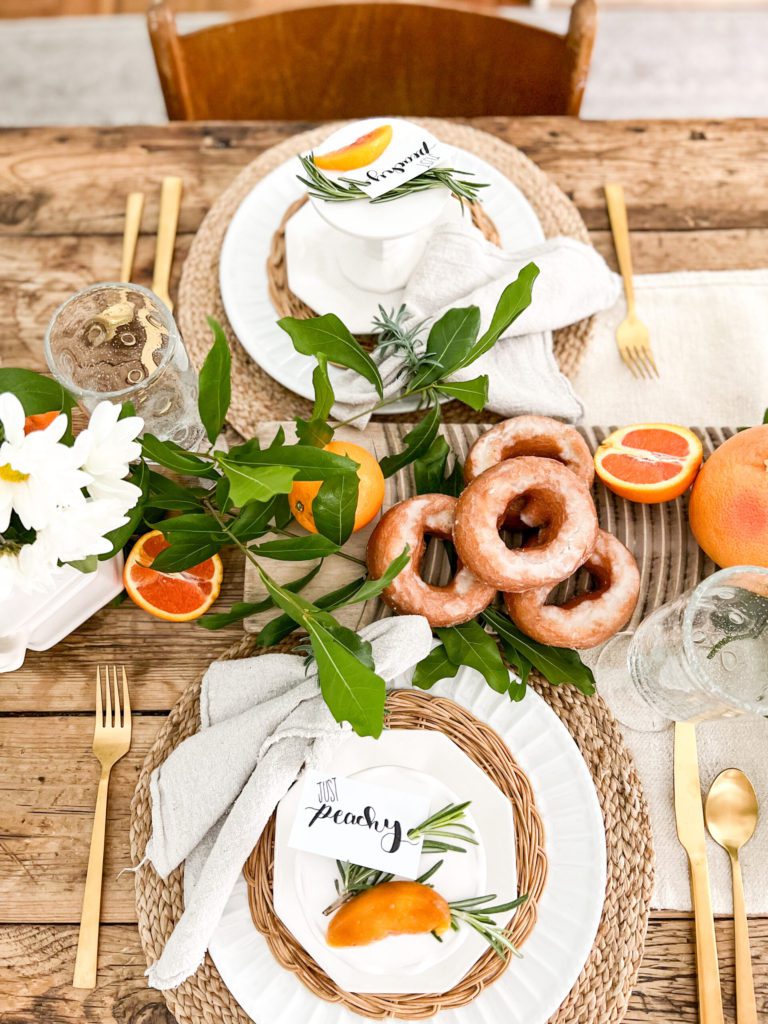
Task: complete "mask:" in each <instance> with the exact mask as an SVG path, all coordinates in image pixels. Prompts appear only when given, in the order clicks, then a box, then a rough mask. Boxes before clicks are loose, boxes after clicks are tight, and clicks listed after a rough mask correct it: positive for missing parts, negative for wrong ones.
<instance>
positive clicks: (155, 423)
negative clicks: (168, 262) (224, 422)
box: [45, 282, 204, 449]
mask: <svg viewBox="0 0 768 1024" xmlns="http://www.w3.org/2000/svg"><path fill="white" fill-rule="evenodd" d="M45 358H46V359H47V361H48V366H49V367H50V368H51V372H52V373H53V375H54V376H55V377H56V379H57V380H58V381H59V382H60V383H61V384H62V385H63V386H64V387H65V388H67V390H68V391H71V392H72V394H74V395H75V397H76V398H77V399H78V401H79V403H80V405H81V406H82V407H83V408H84V409H85V410H86V411H87V412H92V411H93V409H94V408H95V406H96V405H97V404H98V403H99V402H101V401H104V400H105V399H106V400H108V401H110V402H115V403H122V402H132V403H133V405H134V407H135V409H136V412H137V414H138V415H139V416H142V417H143V418H144V430H145V432H146V433H148V434H154V435H155V436H156V437H159V438H162V439H163V440H171V441H175V442H176V444H178V445H181V446H182V447H183V448H187V449H195V448H196V447H197V446H198V445H199V443H200V441H201V440H202V438H203V436H204V430H203V426H202V424H201V422H200V417H199V415H198V411H197V390H198V384H197V373H196V372H195V370H194V369H193V368H192V366H191V364H190V361H189V356H188V355H187V351H186V349H185V348H184V343H183V342H182V340H181V336H180V334H179V331H178V328H177V327H176V323H175V321H174V319H173V316H172V315H171V312H170V310H169V309H168V307H167V306H166V305H165V304H164V303H163V302H161V300H160V299H159V298H158V297H157V296H156V295H155V294H154V293H153V292H151V291H149V289H148V288H142V287H141V285H137V284H120V283H112V282H107V283H104V284H94V285H91V286H90V287H89V288H84V289H83V290H82V291H79V292H76V293H75V294H74V295H73V296H72V297H71V298H69V299H67V301H66V302H63V303H62V304H61V305H60V306H59V308H58V309H57V310H56V312H55V313H54V314H53V317H52V318H51V322H50V323H49V325H48V330H47V332H46V335H45Z"/></svg>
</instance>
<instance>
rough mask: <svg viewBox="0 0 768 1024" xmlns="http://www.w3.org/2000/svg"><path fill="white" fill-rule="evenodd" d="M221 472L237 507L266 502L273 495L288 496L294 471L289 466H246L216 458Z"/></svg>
mask: <svg viewBox="0 0 768 1024" xmlns="http://www.w3.org/2000/svg"><path fill="white" fill-rule="evenodd" d="M218 461H219V465H220V466H221V469H222V472H223V473H224V475H225V476H226V478H227V479H228V480H229V495H230V497H231V499H232V501H233V502H234V503H235V505H237V506H238V507H240V508H242V506H243V505H247V504H248V502H249V501H268V500H269V499H270V498H271V497H272V496H273V495H275V494H288V493H290V490H291V487H293V479H294V477H295V476H296V470H295V469H293V468H291V467H290V466H278V465H272V466H248V465H245V464H243V463H240V462H232V461H230V460H229V459H228V458H227V457H226V456H224V455H219V456H218Z"/></svg>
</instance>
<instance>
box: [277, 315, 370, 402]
mask: <svg viewBox="0 0 768 1024" xmlns="http://www.w3.org/2000/svg"><path fill="white" fill-rule="evenodd" d="M277 323H278V326H280V327H282V329H283V330H284V331H285V332H286V334H287V335H288V336H289V337H290V339H291V341H292V342H293V347H294V348H295V349H296V351H297V352H301V354H302V355H305V356H325V357H326V359H329V360H330V361H331V362H332V363H338V364H339V365H340V366H346V367H348V368H349V369H350V370H355V371H356V372H357V373H359V374H360V375H361V376H363V377H365V379H366V380H367V381H368V382H369V383H371V384H373V386H374V387H375V388H376V393H377V394H378V396H379V398H382V397H383V394H384V391H383V387H382V383H381V376H380V374H379V368H378V367H377V366H376V363H374V361H373V359H371V357H370V356H369V355H368V353H367V352H366V351H365V349H364V348H363V347H362V345H361V344H360V342H359V341H358V340H357V339H356V338H355V337H354V336H353V335H352V334H351V333H350V332H349V330H348V329H347V328H346V327H345V326H344V324H343V323H342V322H341V320H339V318H338V317H337V316H336V315H335V313H326V314H325V315H324V316H315V317H312V318H311V319H309V320H297V319H296V318H295V317H292V316H285V317H283V318H282V320H278V321H277ZM315 387H316V389H317V383H316V382H315ZM329 387H330V385H329ZM329 411H330V407H329ZM327 415H328V413H327V412H326V416H327Z"/></svg>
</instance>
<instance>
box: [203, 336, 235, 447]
mask: <svg viewBox="0 0 768 1024" xmlns="http://www.w3.org/2000/svg"><path fill="white" fill-rule="evenodd" d="M207 319H208V326H209V327H210V328H211V331H212V332H213V344H212V345H211V347H210V349H209V351H208V355H207V356H206V357H205V362H204V363H203V365H202V366H201V368H200V391H199V393H198V397H197V408H198V411H199V413H200V419H201V420H202V423H203V426H204V427H205V432H206V434H207V435H208V440H209V441H210V442H211V444H214V443H215V441H216V438H217V437H218V436H219V434H220V433H221V429H222V427H223V426H224V420H225V419H226V416H227V411H228V409H229V403H230V401H231V400H232V385H231V380H230V378H231V373H232V355H231V353H230V351H229V342H228V341H227V336H226V334H225V333H224V329H223V327H222V326H221V324H220V323H219V322H218V320H214V319H213V317H212V316H209V317H208V318H207Z"/></svg>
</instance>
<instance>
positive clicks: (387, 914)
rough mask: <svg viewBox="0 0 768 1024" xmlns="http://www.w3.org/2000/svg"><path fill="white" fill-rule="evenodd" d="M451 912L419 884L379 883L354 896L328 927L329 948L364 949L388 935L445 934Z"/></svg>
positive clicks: (437, 894) (427, 889)
mask: <svg viewBox="0 0 768 1024" xmlns="http://www.w3.org/2000/svg"><path fill="white" fill-rule="evenodd" d="M450 925H451V908H450V907H449V906H448V904H447V903H446V901H445V900H444V899H443V897H442V896H441V895H440V894H439V893H438V892H435V890H434V889H432V888H430V886H428V885H422V883H421V882H382V883H381V884H380V885H375V886H373V888H371V889H366V890H365V891H364V892H361V893H359V894H358V895H357V896H353V897H352V899H351V900H349V902H348V903H345V904H344V905H343V906H342V907H341V909H340V910H339V911H338V912H337V913H336V916H335V917H334V918H333V919H332V921H331V923H330V924H329V925H328V933H327V936H326V938H327V940H328V945H329V946H337V947H338V946H367V945H369V943H371V942H378V940H379V939H385V938H386V937H387V936H388V935H418V934H420V933H421V932H436V933H437V934H438V935H439V934H440V933H441V932H444V931H447V930H448V928H449V927H450Z"/></svg>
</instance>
